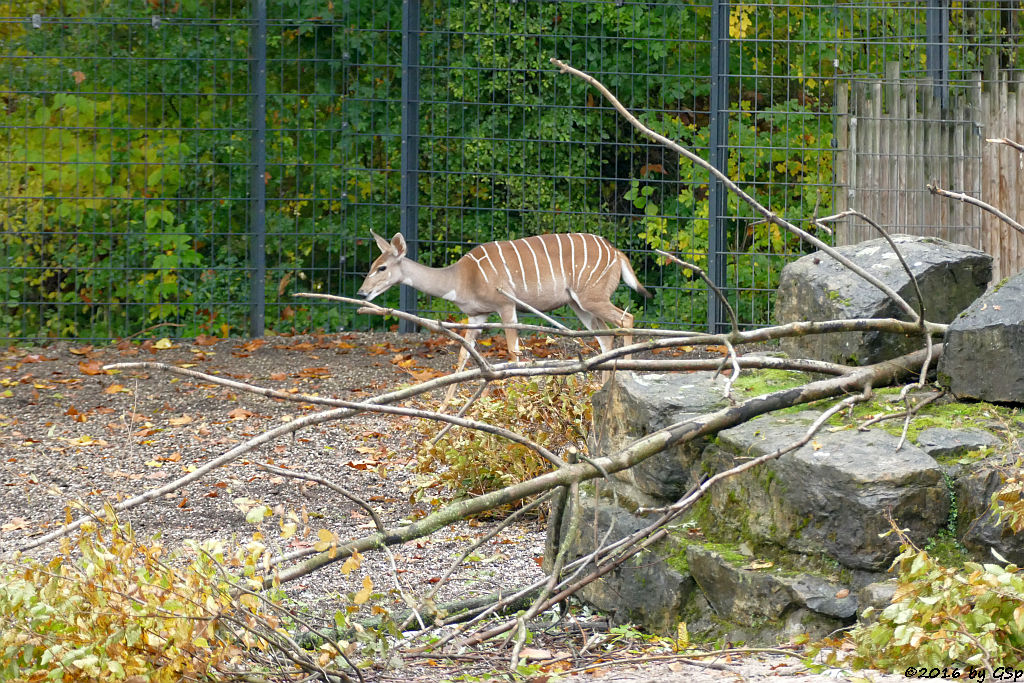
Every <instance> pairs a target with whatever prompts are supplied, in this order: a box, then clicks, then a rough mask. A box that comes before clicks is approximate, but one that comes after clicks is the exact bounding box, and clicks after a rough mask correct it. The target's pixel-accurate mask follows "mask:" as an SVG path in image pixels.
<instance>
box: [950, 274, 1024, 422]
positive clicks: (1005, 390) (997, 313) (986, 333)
mask: <svg viewBox="0 0 1024 683" xmlns="http://www.w3.org/2000/svg"><path fill="white" fill-rule="evenodd" d="M938 372H939V382H940V383H941V384H943V385H944V386H946V387H948V388H949V390H950V391H951V392H953V393H954V394H956V395H957V396H959V397H961V398H975V399H979V400H982V401H993V402H1004V403H1024V272H1021V273H1018V274H1017V275H1015V276H1013V277H1012V278H1009V279H1008V280H1004V281H1003V282H1001V283H1000V284H998V285H996V286H994V287H993V288H992V289H991V290H990V291H988V292H987V293H985V295H984V296H982V297H981V298H979V299H978V300H977V301H975V302H974V303H973V304H971V306H970V307H968V308H967V310H965V311H964V312H963V314H962V315H960V316H958V317H957V318H956V319H955V320H954V321H953V322H952V323H951V324H950V326H949V330H947V332H946V346H945V349H944V351H943V353H942V357H941V358H940V359H939V366H938Z"/></svg>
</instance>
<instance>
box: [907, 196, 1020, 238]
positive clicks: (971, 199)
mask: <svg viewBox="0 0 1024 683" xmlns="http://www.w3.org/2000/svg"><path fill="white" fill-rule="evenodd" d="M926 187H927V188H928V191H929V192H931V193H932V194H937V195H939V196H940V197H948V198H950V199H956V200H958V201H961V202H963V203H965V204H971V205H973V206H977V207H978V208H980V209H983V210H985V211H988V212H989V213H990V214H992V215H993V216H995V217H996V218H998V219H999V220H1001V221H1003V222H1004V223H1006V224H1007V225H1009V226H1010V227H1011V228H1013V229H1014V230H1016V231H1017V232H1019V233H1021V234H1024V225H1021V224H1020V223H1018V222H1017V221H1015V220H1014V219H1012V218H1010V216H1008V215H1007V214H1005V213H1003V212H1002V211H1000V210H999V209H997V208H996V207H994V206H992V205H991V204H989V203H987V202H984V201H982V200H980V199H978V198H977V197H972V196H971V195H969V194H965V193H963V192H950V191H949V190H944V189H942V188H941V187H939V186H938V185H931V184H929V185H926Z"/></svg>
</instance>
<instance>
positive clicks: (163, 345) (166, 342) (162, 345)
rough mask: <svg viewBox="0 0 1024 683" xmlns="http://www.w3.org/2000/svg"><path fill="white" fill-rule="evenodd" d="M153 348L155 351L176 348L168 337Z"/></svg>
mask: <svg viewBox="0 0 1024 683" xmlns="http://www.w3.org/2000/svg"><path fill="white" fill-rule="evenodd" d="M153 348H154V349H173V348H174V344H173V343H171V340H170V339H168V338H167V337H164V338H163V339H160V340H159V341H157V342H156V343H155V344H153Z"/></svg>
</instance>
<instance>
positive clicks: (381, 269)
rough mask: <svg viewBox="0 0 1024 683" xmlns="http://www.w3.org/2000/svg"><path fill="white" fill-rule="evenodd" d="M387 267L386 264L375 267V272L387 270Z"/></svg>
mask: <svg viewBox="0 0 1024 683" xmlns="http://www.w3.org/2000/svg"><path fill="white" fill-rule="evenodd" d="M387 269H388V267H387V266H381V267H380V268H378V269H377V272H378V273H383V272H384V271H385V270H387Z"/></svg>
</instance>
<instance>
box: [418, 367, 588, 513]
mask: <svg viewBox="0 0 1024 683" xmlns="http://www.w3.org/2000/svg"><path fill="white" fill-rule="evenodd" d="M595 389H596V385H595V384H594V383H593V382H591V381H590V380H588V379H586V378H583V377H577V376H570V377H564V378H560V377H548V378H541V379H523V380H511V379H510V380H506V381H505V382H504V383H502V384H501V385H497V386H494V387H493V389H491V393H490V394H489V395H488V396H485V397H483V398H481V399H479V400H478V401H477V402H476V403H474V404H473V406H472V407H471V408H470V410H469V412H468V413H467V415H466V417H469V418H472V419H475V420H479V421H482V422H487V423H489V424H492V425H494V426H496V427H504V428H505V429H509V430H512V431H515V432H518V433H520V434H525V435H528V436H529V438H530V439H531V440H532V441H533V442H534V443H537V444H540V445H541V446H544V447H545V448H547V449H548V450H551V451H553V452H555V453H556V454H557V453H559V452H560V451H562V450H563V449H566V448H570V447H576V446H575V445H576V444H578V443H580V442H582V441H583V440H584V439H583V436H584V434H585V431H586V429H587V425H588V424H589V422H590V420H591V404H590V396H591V395H592V394H593V393H594V390H595ZM442 426H443V425H442V424H441V423H436V422H426V423H425V424H424V425H423V427H422V433H423V436H424V441H423V443H422V445H421V446H420V450H419V455H418V457H417V462H416V470H417V471H419V472H423V473H429V474H430V475H431V476H430V480H429V482H427V484H426V485H425V486H438V485H441V486H448V487H450V488H452V489H454V490H455V491H457V492H459V493H462V494H470V495H473V494H480V493H486V492H488V491H493V490H496V489H500V488H502V487H505V486H509V485H512V484H517V483H519V482H522V481H526V480H527V479H530V478H532V477H535V476H537V475H539V474H543V473H544V472H546V471H548V470H549V469H550V467H551V466H550V464H549V463H548V462H547V461H546V460H544V459H543V458H542V457H541V456H540V455H538V454H537V453H536V451H534V450H532V449H530V448H527V447H526V446H523V445H521V444H517V443H509V442H508V441H507V440H506V439H504V438H502V437H499V436H496V435H494V434H488V433H484V432H477V431H472V430H467V429H461V428H459V427H455V428H453V429H451V430H449V431H448V432H447V433H446V434H445V435H444V436H443V437H442V438H441V439H440V440H438V441H437V443H435V444H431V443H430V441H429V440H430V439H431V438H432V437H433V436H434V435H436V434H437V433H438V431H439V430H440V429H441V427H442Z"/></svg>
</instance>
